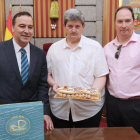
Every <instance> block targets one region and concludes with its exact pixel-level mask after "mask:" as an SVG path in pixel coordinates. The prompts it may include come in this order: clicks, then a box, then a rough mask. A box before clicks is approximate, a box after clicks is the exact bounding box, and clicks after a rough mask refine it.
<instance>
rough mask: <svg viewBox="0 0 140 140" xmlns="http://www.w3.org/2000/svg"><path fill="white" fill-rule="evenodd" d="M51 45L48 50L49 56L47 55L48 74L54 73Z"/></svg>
mask: <svg viewBox="0 0 140 140" xmlns="http://www.w3.org/2000/svg"><path fill="white" fill-rule="evenodd" d="M51 50H52V49H51V47H50V48H49V50H48V53H47V56H46V59H47V69H48V74H52V66H51V64H52V59H51Z"/></svg>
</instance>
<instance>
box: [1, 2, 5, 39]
mask: <svg viewBox="0 0 140 140" xmlns="http://www.w3.org/2000/svg"><path fill="white" fill-rule="evenodd" d="M4 35H5V2H4V0H0V42H1V41H3V40H4Z"/></svg>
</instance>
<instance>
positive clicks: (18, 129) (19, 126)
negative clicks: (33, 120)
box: [6, 115, 30, 135]
mask: <svg viewBox="0 0 140 140" xmlns="http://www.w3.org/2000/svg"><path fill="white" fill-rule="evenodd" d="M29 129H30V121H29V120H28V119H27V118H26V117H24V116H21V115H18V116H13V117H12V118H10V120H9V121H8V122H7V123H6V131H7V132H8V133H9V134H10V135H22V134H25V133H27V132H28V131H29Z"/></svg>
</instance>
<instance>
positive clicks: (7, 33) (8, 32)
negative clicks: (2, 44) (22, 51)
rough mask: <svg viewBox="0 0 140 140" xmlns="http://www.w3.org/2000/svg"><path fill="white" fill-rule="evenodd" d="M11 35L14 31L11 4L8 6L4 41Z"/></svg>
mask: <svg viewBox="0 0 140 140" xmlns="http://www.w3.org/2000/svg"><path fill="white" fill-rule="evenodd" d="M13 36H14V33H13V32H12V16H11V6H10V8H9V15H8V20H7V25H6V31H5V38H4V41H6V40H9V39H11V38H12V37H13Z"/></svg>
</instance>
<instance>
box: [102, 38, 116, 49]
mask: <svg viewBox="0 0 140 140" xmlns="http://www.w3.org/2000/svg"><path fill="white" fill-rule="evenodd" d="M114 40H115V39H113V40H112V41H110V42H108V43H107V44H106V45H105V46H104V48H107V47H109V46H113V42H114Z"/></svg>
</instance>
